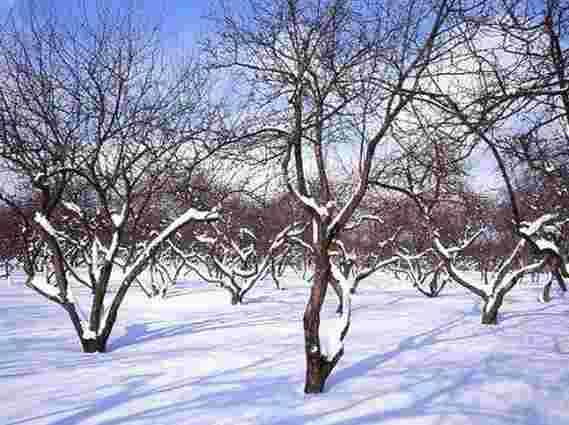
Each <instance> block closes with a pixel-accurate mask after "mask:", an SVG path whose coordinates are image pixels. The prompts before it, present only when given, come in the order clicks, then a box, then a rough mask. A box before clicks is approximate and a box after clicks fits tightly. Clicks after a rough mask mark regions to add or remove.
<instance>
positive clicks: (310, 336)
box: [304, 254, 343, 394]
mask: <svg viewBox="0 0 569 425" xmlns="http://www.w3.org/2000/svg"><path fill="white" fill-rule="evenodd" d="M331 278H332V273H331V271H330V262H329V259H328V257H327V256H326V255H325V254H321V255H319V256H318V258H316V259H315V274H314V282H313V284H312V288H311V291H310V299H309V300H308V304H307V305H306V310H305V312H304V343H305V351H306V382H305V387H304V392H305V393H306V394H317V393H321V392H323V391H324V384H325V383H326V379H327V378H328V376H330V373H331V372H332V369H333V368H334V366H335V365H336V363H337V362H338V360H339V359H340V357H341V354H342V353H343V350H341V353H338V355H337V356H336V357H335V358H334V359H333V360H332V361H328V360H327V359H326V358H325V357H324V356H322V352H321V347H320V336H319V329H320V311H321V309H322V304H323V302H324V298H325V296H326V289H327V287H328V282H329V281H330V280H331Z"/></svg>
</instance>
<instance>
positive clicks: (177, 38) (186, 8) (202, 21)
mask: <svg viewBox="0 0 569 425" xmlns="http://www.w3.org/2000/svg"><path fill="white" fill-rule="evenodd" d="M25 1H26V0H0V17H1V16H2V15H4V16H6V13H7V11H8V10H9V8H10V7H17V6H18V4H20V5H21V4H24V3H25ZM44 1H46V2H47V1H51V2H53V4H55V5H56V7H63V8H64V9H62V10H64V13H67V11H68V10H69V4H71V3H70V0H40V2H41V3H40V4H46V3H43V2H44ZM86 1H87V3H86V4H88V5H89V6H91V5H93V4H94V2H91V0H86ZM105 1H109V2H110V4H113V5H116V3H113V2H112V0H103V2H105ZM133 2H134V4H135V5H136V7H137V10H139V11H140V12H142V13H143V14H144V15H145V16H147V17H148V18H149V20H150V21H151V22H152V21H154V20H156V21H157V22H160V24H161V27H162V30H163V35H164V36H165V38H166V45H167V46H169V47H170V48H172V49H180V50H181V51H184V50H183V49H186V48H189V49H192V48H193V47H195V46H196V44H197V42H198V40H199V39H200V38H201V37H202V36H203V35H204V34H205V33H206V32H207V29H208V28H209V27H210V25H211V24H212V22H211V20H208V19H207V15H208V14H209V12H210V11H211V9H212V7H213V6H214V5H215V2H212V1H208V0H133ZM233 4H234V3H233ZM469 164H470V165H471V166H472V171H473V174H475V176H473V177H472V178H471V179H470V182H471V185H472V186H473V187H474V188H475V189H477V190H481V191H485V192H487V191H491V190H492V189H493V188H495V187H496V185H499V184H500V183H499V180H497V179H496V178H495V177H494V171H495V162H494V160H493V159H492V158H491V155H490V154H489V152H486V153H484V152H479V153H478V154H477V155H476V156H475V157H473V158H472V159H471V160H470V161H469Z"/></svg>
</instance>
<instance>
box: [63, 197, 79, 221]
mask: <svg viewBox="0 0 569 425" xmlns="http://www.w3.org/2000/svg"><path fill="white" fill-rule="evenodd" d="M63 206H64V207H65V208H67V209H68V210H69V211H73V212H74V213H75V214H77V215H78V216H80V217H82V216H83V212H82V211H81V207H79V205H77V204H75V203H73V202H66V201H64V202H63Z"/></svg>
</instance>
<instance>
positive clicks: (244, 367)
mask: <svg viewBox="0 0 569 425" xmlns="http://www.w3.org/2000/svg"><path fill="white" fill-rule="evenodd" d="M474 276H475V274H473V275H472V276H470V280H473V279H474ZM14 278H15V281H16V283H18V282H19V283H20V284H17V285H15V286H12V287H11V286H7V285H4V286H3V287H2V301H3V302H2V306H1V308H2V314H1V315H0V362H1V365H2V366H1V369H0V370H1V372H0V373H1V382H2V391H1V392H0V404H1V405H2V411H1V412H0V423H2V424H5V425H16V424H26V425H48V424H49V425H73V424H81V425H94V424H98V425H102V424H105V425H122V424H136V425H156V424H169V423H172V424H184V425H214V424H215V425H223V424H232V425H246V424H256V425H301V424H311V425H340V424H341V425H364V424H369V425H374V424H382V425H384V424H385V425H403V424H405V425H434V424H453V425H455V424H457V425H465V424H472V425H474V424H485V425H511V424H516V425H536V424H542V425H544V424H551V425H558V424H563V423H569V393H568V392H567V384H568V382H569V374H568V373H567V372H566V364H567V357H568V356H569V337H568V336H567V326H566V317H567V311H568V309H569V305H568V302H569V300H568V299H564V298H560V297H558V296H554V298H553V299H552V301H551V302H550V303H548V304H545V305H543V304H539V303H537V302H536V299H537V296H538V294H539V293H541V287H532V286H530V285H529V284H524V285H521V284H520V286H519V287H516V288H515V289H514V290H513V291H512V293H511V294H509V295H508V298H507V302H506V304H505V305H504V306H503V307H502V309H501V312H502V313H501V315H500V323H499V324H498V325H497V326H483V325H480V323H479V321H480V311H479V308H480V307H479V305H478V304H477V303H476V301H475V298H474V297H472V295H470V294H469V293H468V292H467V291H465V290H464V289H462V288H460V287H457V286H453V285H449V286H447V287H446V288H445V291H443V293H442V294H441V296H440V297H439V298H434V299H427V298H425V297H424V296H422V295H420V294H419V293H418V292H417V291H416V290H415V289H413V288H412V287H411V284H410V283H405V282H399V281H396V280H393V279H392V277H391V276H390V275H386V274H381V273H379V274H377V275H374V277H373V278H371V279H370V280H373V282H368V281H365V283H362V285H361V286H360V290H359V295H357V296H354V297H353V304H354V314H353V316H352V326H351V328H350V331H349V333H348V336H347V338H346V344H345V350H346V352H345V354H344V356H343V357H342V359H341V360H340V362H339V364H338V366H337V367H336V369H335V370H334V371H333V372H332V375H331V377H330V378H329V380H328V383H327V386H326V393H324V394H322V395H317V396H314V395H312V396H305V395H304V393H303V391H302V388H303V382H304V374H305V369H304V358H305V353H304V339H303V333H302V315H303V311H304V307H305V303H306V300H307V297H308V294H309V287H308V286H307V285H306V283H304V282H303V281H302V280H301V279H300V278H299V277H297V276H296V275H287V276H285V279H286V280H287V288H288V289H287V291H276V290H274V289H273V285H272V284H270V283H268V282H267V283H266V284H264V285H261V286H260V287H259V288H257V291H256V292H255V293H254V298H251V299H250V301H249V302H248V303H246V304H244V305H240V306H238V307H237V308H236V307H235V306H230V305H229V303H228V302H227V298H226V295H225V292H224V291H222V290H218V289H214V288H212V287H211V286H208V285H206V284H204V283H203V282H202V281H200V280H197V279H195V280H186V281H183V282H180V285H179V286H178V287H175V288H174V289H173V292H172V294H171V295H169V296H168V297H167V298H166V299H165V300H163V302H161V303H160V304H150V303H148V302H147V301H146V297H145V296H144V294H142V292H140V291H137V290H135V288H132V291H131V292H129V294H128V295H127V299H126V301H125V305H124V308H123V309H121V312H120V314H119V317H118V322H117V325H116V327H115V329H114V331H113V334H112V335H111V338H110V340H109V343H110V345H109V352H108V353H105V354H98V355H95V356H94V355H92V354H83V353H81V352H80V347H79V342H78V340H77V337H76V335H75V334H74V330H73V329H72V326H71V323H70V321H69V319H68V317H67V314H66V313H65V312H64V311H63V310H62V309H61V308H60V307H59V306H58V305H56V304H55V303H46V302H45V300H44V299H42V298H41V297H40V296H38V295H37V294H36V293H34V291H32V290H30V289H29V288H26V287H24V286H23V285H22V283H23V281H24V277H23V275H21V274H16V275H15V276H14ZM2 282H4V281H2ZM0 283H1V282H0ZM80 288H81V289H77V290H76V293H75V295H76V297H77V298H83V297H87V296H88V292H89V290H88V289H87V288H84V289H83V288H82V287H80ZM111 289H112V290H114V289H116V286H115V287H114V289H113V288H111ZM447 289H448V291H447ZM554 295H556V294H554ZM335 308H336V300H335V296H334V294H332V293H330V294H329V296H328V297H327V300H326V303H325V306H324V313H323V316H324V319H325V320H328V319H330V318H334V317H335Z"/></svg>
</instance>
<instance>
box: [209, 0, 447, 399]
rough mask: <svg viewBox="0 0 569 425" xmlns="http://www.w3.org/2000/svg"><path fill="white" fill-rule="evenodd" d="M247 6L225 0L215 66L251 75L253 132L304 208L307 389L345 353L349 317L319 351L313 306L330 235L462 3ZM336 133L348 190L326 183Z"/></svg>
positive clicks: (350, 210)
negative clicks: (346, 161) (308, 254)
mask: <svg viewBox="0 0 569 425" xmlns="http://www.w3.org/2000/svg"><path fill="white" fill-rule="evenodd" d="M248 6H249V8H245V7H244V6H243V7H241V6H240V12H239V13H231V11H230V9H229V7H226V8H224V9H223V11H222V13H223V14H222V15H221V16H219V22H220V26H221V28H220V31H219V33H218V37H212V40H211V42H210V43H209V46H208V47H209V50H210V53H211V58H212V61H213V62H214V64H215V65H216V66H217V67H218V68H225V69H232V70H234V71H235V73H236V75H237V76H238V77H239V76H240V77H242V79H241V82H242V83H240V84H242V85H243V84H246V83H248V84H250V85H251V86H252V87H253V89H254V91H252V92H251V94H250V96H249V97H248V98H247V99H248V100H249V102H250V104H252V106H251V110H254V109H255V108H257V109H256V110H255V111H254V112H252V115H251V116H254V120H250V122H248V130H249V131H248V135H249V137H252V138H255V140H257V141H261V142H265V143H267V144H269V145H270V146H271V149H272V152H280V158H281V167H282V175H283V179H284V182H285V184H286V186H287V188H288V190H289V192H290V193H291V194H293V195H294V196H295V197H296V198H297V199H298V201H300V202H301V204H302V205H303V208H304V209H305V211H306V213H307V214H308V215H309V216H310V217H311V221H312V230H313V232H312V233H313V238H312V240H311V241H310V244H311V246H312V248H313V252H314V268H315V275H314V280H313V284H312V288H311V293H310V297H309V300H308V303H307V306H306V310H305V313H304V330H305V353H306V364H307V369H306V385H305V392H307V393H318V392H322V391H323V388H324V384H325V382H326V379H327V378H328V376H329V375H330V373H331V372H332V370H333V369H334V367H335V366H336V364H337V363H338V361H339V360H340V358H341V357H342V355H343V352H344V348H343V345H342V341H343V340H344V338H345V336H346V334H347V331H348V328H349V323H350V322H349V318H350V312H349V311H344V312H343V313H344V314H343V316H342V317H343V319H346V318H347V319H348V320H344V321H342V324H343V326H341V327H339V328H336V329H337V335H336V339H337V342H338V343H337V344H334V345H333V346H334V347H335V348H334V350H332V351H323V346H322V335H323V334H326V335H329V332H328V330H327V329H325V328H323V327H322V326H321V320H320V312H321V309H322V304H323V302H324V298H325V296H326V291H327V287H328V283H329V282H330V281H331V280H332V279H333V276H332V270H333V269H332V266H331V262H330V254H329V251H330V246H331V244H332V243H333V241H334V240H335V239H336V238H337V236H338V235H339V233H340V232H341V230H342V229H343V228H344V227H345V226H346V224H347V223H348V222H349V221H350V219H351V218H352V215H353V214H354V211H355V210H356V208H357V207H358V205H359V204H360V202H361V200H362V198H363V197H364V194H365V193H366V190H367V187H368V181H369V177H370V174H371V172H372V168H373V164H374V158H376V154H377V153H378V151H379V147H380V146H383V145H386V144H387V142H388V140H390V137H389V136H390V132H391V130H392V128H393V126H394V123H395V122H396V121H397V119H398V117H399V116H400V115H401V113H402V111H403V110H404V109H405V107H406V106H407V105H409V102H411V100H412V99H413V97H414V95H413V88H414V87H416V86H417V85H418V81H419V80H420V79H421V76H422V74H423V72H424V70H425V69H426V68H427V65H428V64H429V63H430V62H431V61H432V60H433V58H434V57H436V55H437V54H438V52H439V50H441V49H446V48H450V44H452V42H451V41H449V40H448V39H447V40H445V41H444V42H443V41H441V40H442V37H441V34H442V33H444V32H445V31H446V30H447V28H448V23H447V19H448V17H449V16H450V15H451V14H453V13H454V12H455V11H456V10H457V9H455V7H456V6H457V4H455V2H453V1H440V2H439V1H421V2H416V1H414V2H409V3H404V4H401V3H398V4H397V5H395V4H392V5H391V4H390V5H384V7H382V8H377V9H376V8H374V7H373V5H371V4H370V5H367V4H364V3H358V4H354V3H351V2H347V1H343V0H331V1H296V0H291V1H252V2H249V4H248ZM336 144H337V145H338V146H342V145H345V146H349V147H350V149H351V150H352V151H353V152H354V166H353V175H354V179H353V182H354V184H353V186H352V188H351V193H350V194H349V196H347V197H346V199H345V200H340V199H338V198H336V199H334V198H333V193H332V190H331V182H330V175H331V172H332V167H333V164H332V162H331V161H329V160H328V159H327V153H328V152H329V148H330V147H331V146H333V145H336ZM311 176H314V177H315V180H312V181H316V183H317V184H316V185H310V183H309V181H310V180H311ZM314 186H316V187H314ZM336 280H338V279H336ZM344 280H345V279H343V280H342V282H343V281H344ZM348 292H349V291H348ZM344 296H349V293H346V291H344ZM345 304H346V305H349V303H345Z"/></svg>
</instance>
